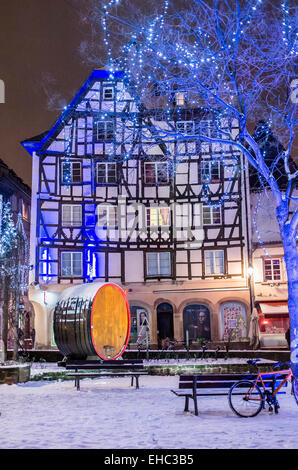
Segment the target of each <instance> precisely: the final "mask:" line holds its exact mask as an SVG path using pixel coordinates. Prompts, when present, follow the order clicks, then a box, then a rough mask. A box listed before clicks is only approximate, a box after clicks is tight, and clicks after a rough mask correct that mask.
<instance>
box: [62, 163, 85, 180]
mask: <svg viewBox="0 0 298 470" xmlns="http://www.w3.org/2000/svg"><path fill="white" fill-rule="evenodd" d="M67 163H69V164H70V182H69V183H70V184H81V183H82V176H83V173H82V162H78V161H70V162H65V161H64V162H62V184H67V182H66V181H64V165H65V164H67ZM73 165H80V181H73Z"/></svg>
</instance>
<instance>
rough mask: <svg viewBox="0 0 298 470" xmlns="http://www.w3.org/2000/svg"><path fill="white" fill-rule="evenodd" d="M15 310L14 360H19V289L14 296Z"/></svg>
mask: <svg viewBox="0 0 298 470" xmlns="http://www.w3.org/2000/svg"><path fill="white" fill-rule="evenodd" d="M14 297H15V298H14V312H13V336H14V346H13V360H14V361H18V360H19V308H20V291H19V289H16V290H15V296H14Z"/></svg>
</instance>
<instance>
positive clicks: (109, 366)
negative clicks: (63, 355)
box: [66, 364, 144, 370]
mask: <svg viewBox="0 0 298 470" xmlns="http://www.w3.org/2000/svg"><path fill="white" fill-rule="evenodd" d="M71 369H78V370H79V369H80V370H95V369H96V370H97V369H98V370H140V369H144V366H142V365H139V364H133V365H129V364H125V365H118V364H115V365H114V364H96V365H95V364H87V365H78V364H74V365H67V366H66V370H71Z"/></svg>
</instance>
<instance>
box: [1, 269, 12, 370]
mask: <svg viewBox="0 0 298 470" xmlns="http://www.w3.org/2000/svg"><path fill="white" fill-rule="evenodd" d="M3 284H4V292H3V294H4V295H3V306H2V344H3V360H4V361H7V346H8V345H7V338H8V310H9V285H10V279H9V277H8V276H5V278H4V283H3Z"/></svg>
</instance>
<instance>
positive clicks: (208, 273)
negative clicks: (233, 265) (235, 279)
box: [204, 250, 226, 276]
mask: <svg viewBox="0 0 298 470" xmlns="http://www.w3.org/2000/svg"><path fill="white" fill-rule="evenodd" d="M216 253H222V263H221V264H222V266H223V271H220V269H218V270H217V267H218V266H217V262H216ZM204 254H205V256H204V258H205V274H206V276H222V275H225V274H226V272H225V252H224V250H205V253H204ZM209 256H212V263H210V268H212V267H213V271H214V272H212V269H210V270H209V266H208V257H209ZM219 267H220V266H219Z"/></svg>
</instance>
